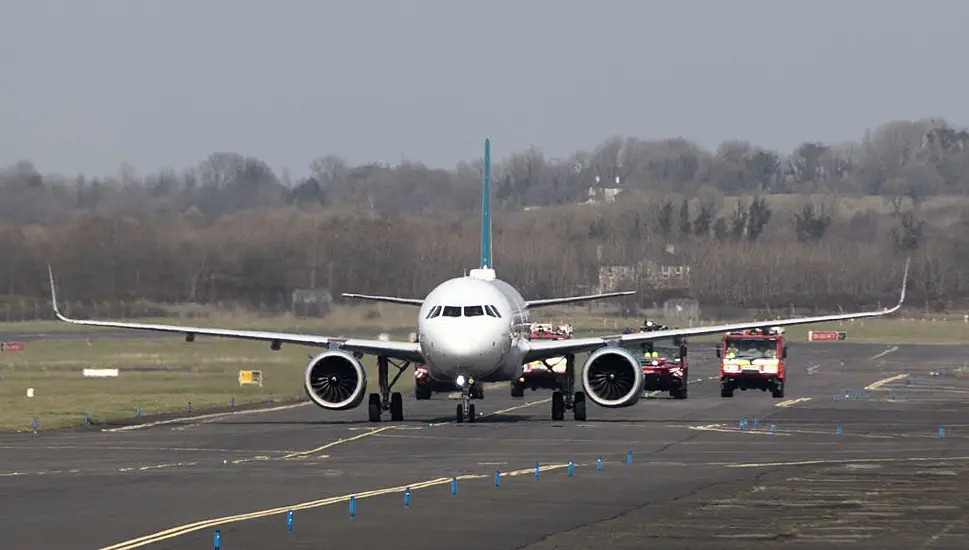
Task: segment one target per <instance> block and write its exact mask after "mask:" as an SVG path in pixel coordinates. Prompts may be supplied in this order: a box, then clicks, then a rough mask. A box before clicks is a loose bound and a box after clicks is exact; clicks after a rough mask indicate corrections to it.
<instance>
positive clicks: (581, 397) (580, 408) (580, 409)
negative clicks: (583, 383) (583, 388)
mask: <svg viewBox="0 0 969 550" xmlns="http://www.w3.org/2000/svg"><path fill="white" fill-rule="evenodd" d="M572 414H573V415H574V416H575V419H576V420H577V421H579V422H585V394H584V393H582V392H580V391H577V392H575V398H574V400H573V401H572Z"/></svg>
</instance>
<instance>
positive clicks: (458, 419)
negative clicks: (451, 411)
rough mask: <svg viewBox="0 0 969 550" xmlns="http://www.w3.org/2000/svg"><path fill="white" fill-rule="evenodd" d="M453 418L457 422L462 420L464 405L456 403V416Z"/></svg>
mask: <svg viewBox="0 0 969 550" xmlns="http://www.w3.org/2000/svg"><path fill="white" fill-rule="evenodd" d="M455 420H456V421H457V423H458V424H460V423H462V422H464V405H462V404H461V403H458V411H457V416H456V418H455Z"/></svg>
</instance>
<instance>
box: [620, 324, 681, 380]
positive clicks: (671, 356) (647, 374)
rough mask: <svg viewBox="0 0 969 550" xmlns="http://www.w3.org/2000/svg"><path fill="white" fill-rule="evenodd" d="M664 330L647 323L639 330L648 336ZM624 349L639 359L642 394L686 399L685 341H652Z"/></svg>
mask: <svg viewBox="0 0 969 550" xmlns="http://www.w3.org/2000/svg"><path fill="white" fill-rule="evenodd" d="M667 328H668V327H665V326H663V325H657V324H655V323H653V322H652V321H649V320H647V321H646V322H644V323H643V326H642V327H640V329H639V330H640V332H651V331H654V330H666V329H667ZM624 332H626V333H627V334H628V333H631V332H633V331H632V330H630V329H627V330H626V331H624ZM626 349H627V350H628V351H630V352H631V353H632V354H633V355H635V356H637V357H638V358H639V364H640V366H641V367H642V368H643V376H644V378H645V380H644V382H643V391H644V392H645V393H649V392H654V391H664V392H669V394H670V397H672V398H674V399H686V398H687V389H688V386H689V373H688V367H687V361H686V352H687V344H686V339H684V338H681V337H676V338H673V339H664V340H654V341H652V342H646V343H643V344H639V345H637V346H635V347H634V348H626Z"/></svg>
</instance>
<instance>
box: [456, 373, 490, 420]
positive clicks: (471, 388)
mask: <svg viewBox="0 0 969 550" xmlns="http://www.w3.org/2000/svg"><path fill="white" fill-rule="evenodd" d="M458 385H459V386H460V387H461V402H460V403H458V406H457V412H456V414H455V421H456V422H457V423H458V424H461V423H462V422H464V421H465V419H467V421H468V422H471V423H474V421H475V420H477V414H476V413H477V411H475V410H474V403H473V402H472V401H473V400H474V399H481V398H482V397H484V389H483V388H482V387H481V386H480V384H478V383H476V382H475V380H474V378H472V379H470V380H468V381H467V383H464V377H463V376H458Z"/></svg>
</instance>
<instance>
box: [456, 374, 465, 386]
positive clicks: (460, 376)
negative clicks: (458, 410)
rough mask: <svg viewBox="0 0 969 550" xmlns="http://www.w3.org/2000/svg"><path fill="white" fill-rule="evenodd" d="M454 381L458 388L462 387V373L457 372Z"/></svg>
mask: <svg viewBox="0 0 969 550" xmlns="http://www.w3.org/2000/svg"><path fill="white" fill-rule="evenodd" d="M454 383H455V384H457V385H458V387H459V388H463V387H464V375H463V374H459V375H458V378H457V380H455V381H454Z"/></svg>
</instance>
